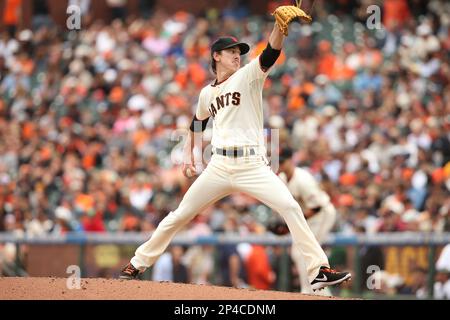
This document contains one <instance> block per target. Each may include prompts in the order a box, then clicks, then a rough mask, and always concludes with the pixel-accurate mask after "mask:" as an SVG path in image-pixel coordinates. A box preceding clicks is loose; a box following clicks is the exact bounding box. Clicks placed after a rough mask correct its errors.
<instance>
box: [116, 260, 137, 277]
mask: <svg viewBox="0 0 450 320" xmlns="http://www.w3.org/2000/svg"><path fill="white" fill-rule="evenodd" d="M138 275H139V270H138V269H136V268H135V267H134V266H133V265H132V264H131V262H130V263H128V264H127V265H126V266H125V268H123V269H122V271H121V272H120V276H119V279H123V280H134V279H136V278H137V277H138Z"/></svg>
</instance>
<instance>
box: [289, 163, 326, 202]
mask: <svg viewBox="0 0 450 320" xmlns="http://www.w3.org/2000/svg"><path fill="white" fill-rule="evenodd" d="M280 178H281V180H283V181H284V182H285V183H286V184H287V187H288V189H289V191H290V192H291V194H292V195H293V196H294V198H295V199H296V200H297V201H299V202H300V204H301V205H302V206H303V207H304V208H306V209H314V208H318V207H322V208H324V207H325V206H327V205H328V204H330V197H329V196H328V194H327V193H326V192H325V191H323V190H322V189H321V187H320V185H319V183H318V182H317V181H316V179H315V178H314V177H313V175H312V174H311V173H310V172H309V171H308V170H305V169H302V168H295V170H294V174H293V176H292V178H291V180H289V181H287V177H286V174H285V173H284V172H282V173H280Z"/></svg>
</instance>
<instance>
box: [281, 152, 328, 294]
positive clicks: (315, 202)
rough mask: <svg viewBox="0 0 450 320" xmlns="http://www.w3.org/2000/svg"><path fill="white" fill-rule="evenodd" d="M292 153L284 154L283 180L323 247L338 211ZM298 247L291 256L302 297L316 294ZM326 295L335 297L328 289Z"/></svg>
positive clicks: (282, 153)
mask: <svg viewBox="0 0 450 320" xmlns="http://www.w3.org/2000/svg"><path fill="white" fill-rule="evenodd" d="M292 155H293V152H292V150H291V149H289V148H286V149H283V150H282V151H281V153H280V158H279V163H280V170H279V177H280V178H281V180H283V181H284V182H285V183H286V185H287V187H288V189H289V191H290V192H291V194H292V196H293V197H294V198H295V199H296V200H297V201H298V202H299V204H300V206H301V208H302V209H303V212H304V215H305V217H306V221H307V223H308V225H309V228H310V229H311V231H312V232H313V234H314V236H315V237H316V239H317V241H319V243H322V242H323V241H324V240H325V239H326V237H327V235H328V234H329V233H330V232H331V230H332V229H333V226H334V224H335V222H336V209H335V208H334V205H333V204H332V203H331V201H330V197H329V196H328V194H327V193H326V192H325V191H324V190H323V189H322V188H321V187H320V185H319V183H318V182H317V180H316V179H315V178H314V176H313V175H312V174H311V173H310V172H309V171H308V170H306V169H303V168H299V167H296V166H295V164H294V162H293V161H292ZM297 246H298V244H297V243H295V244H293V246H292V251H291V256H292V259H293V260H294V262H295V265H296V267H297V270H298V274H299V277H300V281H301V282H300V283H301V288H302V293H312V289H311V285H310V283H309V281H308V273H307V270H306V265H305V261H304V259H303V257H302V255H301V254H300V253H299V250H298V248H296V247H297ZM322 293H323V294H324V295H331V292H330V291H329V290H328V288H325V290H324V292H322Z"/></svg>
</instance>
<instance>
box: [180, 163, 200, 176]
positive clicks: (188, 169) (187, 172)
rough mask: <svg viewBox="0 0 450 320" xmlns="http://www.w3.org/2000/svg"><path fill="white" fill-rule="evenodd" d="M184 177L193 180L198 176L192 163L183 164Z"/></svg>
mask: <svg viewBox="0 0 450 320" xmlns="http://www.w3.org/2000/svg"><path fill="white" fill-rule="evenodd" d="M183 175H184V176H185V177H186V178H189V179H191V178H193V177H195V176H196V175H197V170H196V169H195V167H194V165H192V164H190V163H184V164H183Z"/></svg>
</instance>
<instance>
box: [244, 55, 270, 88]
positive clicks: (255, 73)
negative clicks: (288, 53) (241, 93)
mask: <svg viewBox="0 0 450 320" xmlns="http://www.w3.org/2000/svg"><path fill="white" fill-rule="evenodd" d="M260 57H261V55H259V56H257V57H256V58H255V59H253V60H252V61H250V62H249V63H248V64H247V65H246V66H245V72H246V74H247V79H248V81H249V82H252V81H255V80H261V81H264V80H265V79H266V78H267V76H268V75H269V72H270V70H272V67H271V68H269V69H268V70H266V71H264V70H263V68H262V67H261V64H260V62H259V59H260Z"/></svg>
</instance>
